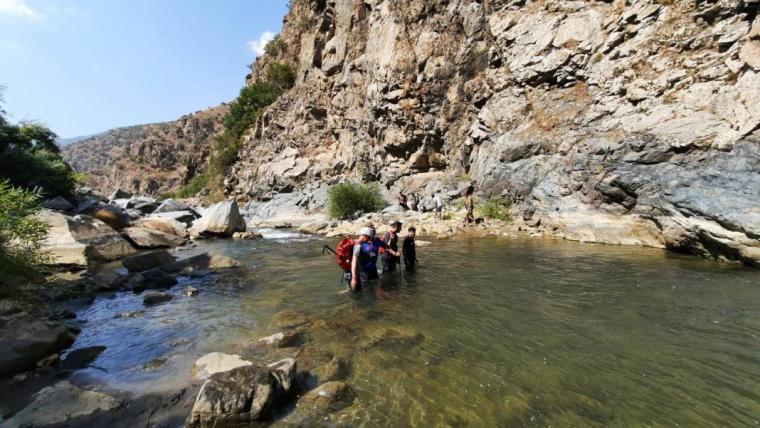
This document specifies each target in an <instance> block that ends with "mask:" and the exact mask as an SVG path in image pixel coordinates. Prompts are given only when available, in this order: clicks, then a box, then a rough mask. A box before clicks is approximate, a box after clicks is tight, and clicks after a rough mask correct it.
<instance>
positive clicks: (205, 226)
mask: <svg viewBox="0 0 760 428" xmlns="http://www.w3.org/2000/svg"><path fill="white" fill-rule="evenodd" d="M188 232H189V233H190V235H191V236H219V237H230V236H232V234H233V233H235V232H245V220H244V219H243V217H242V216H241V215H240V211H239V210H238V205H237V203H236V202H235V201H232V202H219V203H218V204H215V205H212V206H211V207H209V208H208V209H206V210H205V211H204V213H203V216H202V217H201V218H199V219H197V220H195V221H194V222H193V225H192V226H191V227H190V229H188Z"/></svg>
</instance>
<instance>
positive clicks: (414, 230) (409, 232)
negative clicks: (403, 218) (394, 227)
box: [406, 226, 417, 238]
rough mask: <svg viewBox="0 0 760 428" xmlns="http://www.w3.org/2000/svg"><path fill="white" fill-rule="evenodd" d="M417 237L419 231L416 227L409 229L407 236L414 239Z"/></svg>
mask: <svg viewBox="0 0 760 428" xmlns="http://www.w3.org/2000/svg"><path fill="white" fill-rule="evenodd" d="M415 235H417V229H416V228H415V227H414V226H411V227H410V228H409V229H407V233H406V236H408V237H410V238H414V236H415Z"/></svg>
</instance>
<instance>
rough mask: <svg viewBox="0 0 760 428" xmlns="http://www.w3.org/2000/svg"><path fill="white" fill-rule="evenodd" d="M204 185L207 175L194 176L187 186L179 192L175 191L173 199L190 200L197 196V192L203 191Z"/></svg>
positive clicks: (206, 182) (206, 181)
mask: <svg viewBox="0 0 760 428" xmlns="http://www.w3.org/2000/svg"><path fill="white" fill-rule="evenodd" d="M206 184H208V176H207V175H205V174H201V175H196V176H195V177H193V178H192V179H191V180H190V181H189V182H188V183H187V184H185V185H184V186H182V187H181V188H180V189H179V190H177V192H176V193H174V197H175V198H192V197H193V196H195V195H197V194H198V192H200V191H201V190H203V188H204V187H206Z"/></svg>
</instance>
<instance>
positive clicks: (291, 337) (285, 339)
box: [254, 331, 304, 348]
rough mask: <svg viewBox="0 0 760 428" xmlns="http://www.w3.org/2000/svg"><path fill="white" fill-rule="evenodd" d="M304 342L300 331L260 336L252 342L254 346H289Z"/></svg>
mask: <svg viewBox="0 0 760 428" xmlns="http://www.w3.org/2000/svg"><path fill="white" fill-rule="evenodd" d="M303 342H304V335H303V333H300V332H295V331H287V332H280V333H275V334H273V335H271V336H267V337H262V338H261V339H258V340H256V342H254V344H255V345H256V346H264V347H270V348H289V347H292V346H298V345H300V344H301V343H303Z"/></svg>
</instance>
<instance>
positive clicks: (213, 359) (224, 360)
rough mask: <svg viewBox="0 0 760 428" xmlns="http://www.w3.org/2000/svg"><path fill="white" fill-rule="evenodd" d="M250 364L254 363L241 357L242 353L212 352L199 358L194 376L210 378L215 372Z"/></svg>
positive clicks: (194, 367)
mask: <svg viewBox="0 0 760 428" xmlns="http://www.w3.org/2000/svg"><path fill="white" fill-rule="evenodd" d="M250 365H253V363H252V362H250V361H246V360H244V359H242V358H240V355H230V354H225V353H223V352H212V353H210V354H206V355H204V356H202V357H201V358H198V360H197V361H196V362H195V365H194V366H193V377H195V378H196V379H208V378H209V377H210V376H211V375H213V374H215V373H222V372H226V371H229V370H232V369H235V368H238V367H244V366H250Z"/></svg>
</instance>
